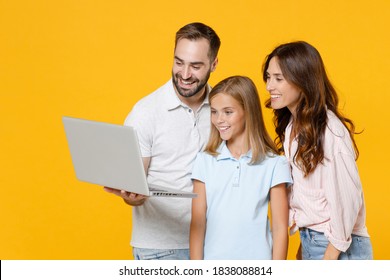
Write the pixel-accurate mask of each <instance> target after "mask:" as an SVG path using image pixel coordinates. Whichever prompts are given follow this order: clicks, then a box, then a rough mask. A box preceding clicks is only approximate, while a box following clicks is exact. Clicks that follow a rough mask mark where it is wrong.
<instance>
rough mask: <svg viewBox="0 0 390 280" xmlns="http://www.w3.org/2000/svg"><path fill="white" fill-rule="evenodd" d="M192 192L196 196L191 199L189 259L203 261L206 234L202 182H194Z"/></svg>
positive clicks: (205, 207)
mask: <svg viewBox="0 0 390 280" xmlns="http://www.w3.org/2000/svg"><path fill="white" fill-rule="evenodd" d="M194 192H195V193H197V194H198V196H197V197H196V198H194V199H192V218H191V227H190V259H191V260H202V259H203V246H204V236H205V233H206V209H207V202H206V190H205V185H204V183H203V182H200V181H198V180H194Z"/></svg>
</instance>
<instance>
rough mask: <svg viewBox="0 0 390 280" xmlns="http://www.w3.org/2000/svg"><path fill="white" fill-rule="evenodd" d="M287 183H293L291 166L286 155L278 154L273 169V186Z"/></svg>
mask: <svg viewBox="0 0 390 280" xmlns="http://www.w3.org/2000/svg"><path fill="white" fill-rule="evenodd" d="M283 183H286V186H290V185H291V184H292V183H293V180H292V177H291V167H290V163H289V162H288V160H287V158H286V157H285V156H278V159H277V161H276V164H275V166H274V170H273V176H272V183H271V187H274V186H277V185H279V184H283Z"/></svg>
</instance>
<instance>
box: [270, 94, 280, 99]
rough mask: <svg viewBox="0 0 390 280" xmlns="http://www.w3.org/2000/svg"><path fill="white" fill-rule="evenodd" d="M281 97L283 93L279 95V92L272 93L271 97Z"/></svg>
mask: <svg viewBox="0 0 390 280" xmlns="http://www.w3.org/2000/svg"><path fill="white" fill-rule="evenodd" d="M279 97H281V95H279V94H271V98H279Z"/></svg>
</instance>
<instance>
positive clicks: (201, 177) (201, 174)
mask: <svg viewBox="0 0 390 280" xmlns="http://www.w3.org/2000/svg"><path fill="white" fill-rule="evenodd" d="M205 165H206V162H205V155H204V153H203V152H200V153H198V155H197V156H196V159H195V162H194V165H193V168H192V175H191V179H192V180H198V181H201V182H203V183H205V179H206V174H205V173H206V168H205Z"/></svg>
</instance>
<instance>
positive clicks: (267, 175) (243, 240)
mask: <svg viewBox="0 0 390 280" xmlns="http://www.w3.org/2000/svg"><path fill="white" fill-rule="evenodd" d="M218 152H219V155H218V156H216V157H215V156H212V155H210V154H207V153H204V152H203V153H199V154H198V156H197V158H196V161H195V164H194V168H193V172H192V179H196V180H199V181H201V182H203V183H205V187H206V200H207V213H206V219H207V225H206V235H205V244H204V259H205V260H206V259H217V260H222V259H231V260H237V259H247V260H255V259H272V235H271V229H270V224H269V219H268V202H269V192H270V189H271V188H272V187H274V186H276V185H278V184H281V183H287V185H290V184H291V183H292V178H291V172H290V166H289V163H288V161H287V159H286V158H285V157H284V156H278V155H275V156H274V157H267V158H266V159H265V160H264V161H262V162H261V163H259V164H253V165H248V163H249V162H250V161H251V159H252V153H251V151H249V152H248V153H247V154H246V155H244V156H241V157H240V159H238V160H237V159H235V158H234V157H233V156H232V155H231V153H230V151H229V149H228V148H227V146H226V144H225V142H222V144H221V145H220V147H219V148H218Z"/></svg>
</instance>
